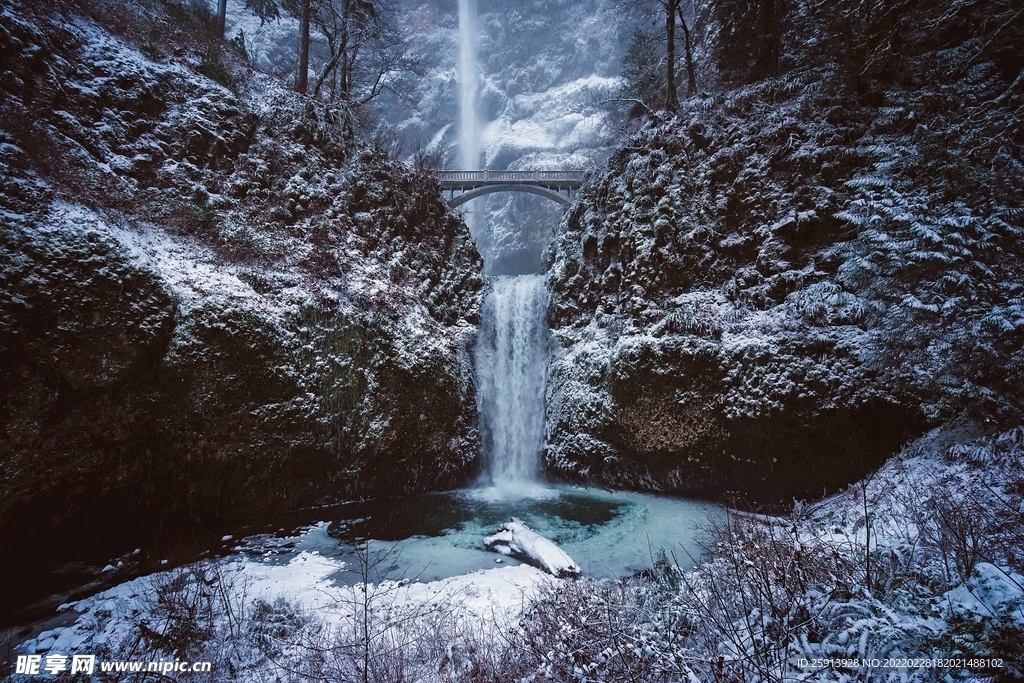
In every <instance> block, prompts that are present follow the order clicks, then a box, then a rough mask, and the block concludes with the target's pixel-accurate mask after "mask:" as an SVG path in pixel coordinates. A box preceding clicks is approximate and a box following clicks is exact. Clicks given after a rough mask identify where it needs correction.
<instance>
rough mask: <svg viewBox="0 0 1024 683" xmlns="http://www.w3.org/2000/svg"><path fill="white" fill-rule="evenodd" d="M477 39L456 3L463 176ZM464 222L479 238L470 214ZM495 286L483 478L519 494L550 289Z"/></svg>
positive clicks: (462, 2)
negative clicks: (457, 12)
mask: <svg viewBox="0 0 1024 683" xmlns="http://www.w3.org/2000/svg"><path fill="white" fill-rule="evenodd" d="M477 37H478V28H477V0H459V116H460V127H459V163H460V165H461V167H462V168H463V169H467V170H473V169H478V168H480V151H481V129H480V118H479V115H478V112H477V100H478V92H479V81H480V77H479V68H478V65H477ZM466 219H467V223H468V224H469V226H470V229H471V231H472V232H473V233H474V235H476V234H477V231H476V230H475V225H474V223H475V221H473V220H471V214H466ZM492 284H493V289H492V291H491V293H490V294H489V295H488V297H487V301H486V302H485V303H484V317H483V324H482V326H481V330H480V337H479V339H478V341H477V348H476V371H477V385H478V386H477V403H478V408H479V414H480V431H481V434H482V436H483V439H482V441H483V458H484V462H485V464H486V469H485V474H484V478H485V480H486V481H487V482H488V483H490V484H493V485H494V486H495V487H496V489H498V490H500V491H509V492H512V493H514V494H517V495H518V494H521V493H523V492H525V491H526V490H527V489H528V488H529V486H528V485H529V484H531V483H533V482H536V481H537V480H538V478H539V476H540V471H541V465H540V455H541V451H542V450H543V447H544V389H545V386H544V385H545V381H546V379H547V302H548V296H547V282H546V280H545V277H544V276H543V275H516V276H501V277H495V278H493V279H492Z"/></svg>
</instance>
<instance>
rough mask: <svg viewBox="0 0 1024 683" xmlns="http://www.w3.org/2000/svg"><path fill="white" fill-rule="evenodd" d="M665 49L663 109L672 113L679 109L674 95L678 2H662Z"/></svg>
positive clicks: (676, 96)
mask: <svg viewBox="0 0 1024 683" xmlns="http://www.w3.org/2000/svg"><path fill="white" fill-rule="evenodd" d="M664 5H665V33H666V37H665V40H666V47H667V50H666V52H665V62H666V65H665V66H666V74H665V75H666V76H667V78H666V83H665V109H666V110H667V111H669V112H674V111H676V110H677V109H679V96H678V95H677V94H676V7H678V6H679V0H664Z"/></svg>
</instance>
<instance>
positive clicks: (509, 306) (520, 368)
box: [476, 275, 548, 488]
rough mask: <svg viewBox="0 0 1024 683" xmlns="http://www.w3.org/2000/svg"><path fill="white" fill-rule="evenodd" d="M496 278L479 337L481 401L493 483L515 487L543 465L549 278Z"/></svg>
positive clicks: (536, 474) (534, 476) (529, 479)
mask: <svg viewBox="0 0 1024 683" xmlns="http://www.w3.org/2000/svg"><path fill="white" fill-rule="evenodd" d="M492 282H493V285H494V289H493V290H492V292H491V293H490V295H489V296H488V297H487V301H486V303H485V306H484V320H483V326H482V329H481V331H480V337H479V339H478V341H477V349H476V367H477V378H478V387H477V392H478V393H477V402H478V404H479V409H480V424H481V432H482V434H483V442H484V461H485V463H486V466H487V470H486V473H487V476H488V477H489V478H490V483H492V484H494V485H495V486H497V487H498V488H515V487H516V486H517V485H518V486H522V485H523V484H528V483H530V482H535V481H537V479H538V477H539V475H540V469H541V464H540V455H541V451H542V449H543V447H544V384H545V381H546V378H547V304H548V290H547V281H546V279H545V276H543V275H511V276H498V277H495V278H493V280H492Z"/></svg>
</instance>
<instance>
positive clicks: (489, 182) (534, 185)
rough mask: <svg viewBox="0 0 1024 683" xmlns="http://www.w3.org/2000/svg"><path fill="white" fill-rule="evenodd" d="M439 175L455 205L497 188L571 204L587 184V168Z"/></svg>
mask: <svg viewBox="0 0 1024 683" xmlns="http://www.w3.org/2000/svg"><path fill="white" fill-rule="evenodd" d="M437 176H438V180H440V181H441V191H442V192H444V193H446V194H447V195H448V206H450V207H452V208H455V207H456V206H459V205H461V204H465V203H466V202H468V201H469V200H470V199H475V198H476V197H482V196H483V195H485V194H492V193H494V192H528V193H530V194H536V195H540V196H541V197H547V198H548V199H551V200H554V201H556V202H558V203H559V204H562V205H563V206H569V205H570V204H571V203H572V200H573V198H574V193H575V192H576V190H579V189H580V186H581V185H583V171H438V172H437Z"/></svg>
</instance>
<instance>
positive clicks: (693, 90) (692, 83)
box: [676, 2, 697, 97]
mask: <svg viewBox="0 0 1024 683" xmlns="http://www.w3.org/2000/svg"><path fill="white" fill-rule="evenodd" d="M676 13H677V14H679V24H680V25H681V26H682V28H683V46H684V49H685V50H686V94H687V96H690V97H692V96H693V95H696V94H697V71H696V69H695V68H694V66H693V42H692V41H691V38H690V27H689V26H688V25H687V23H686V19H685V18H684V17H683V5H682V3H679V2H677V3H676Z"/></svg>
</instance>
